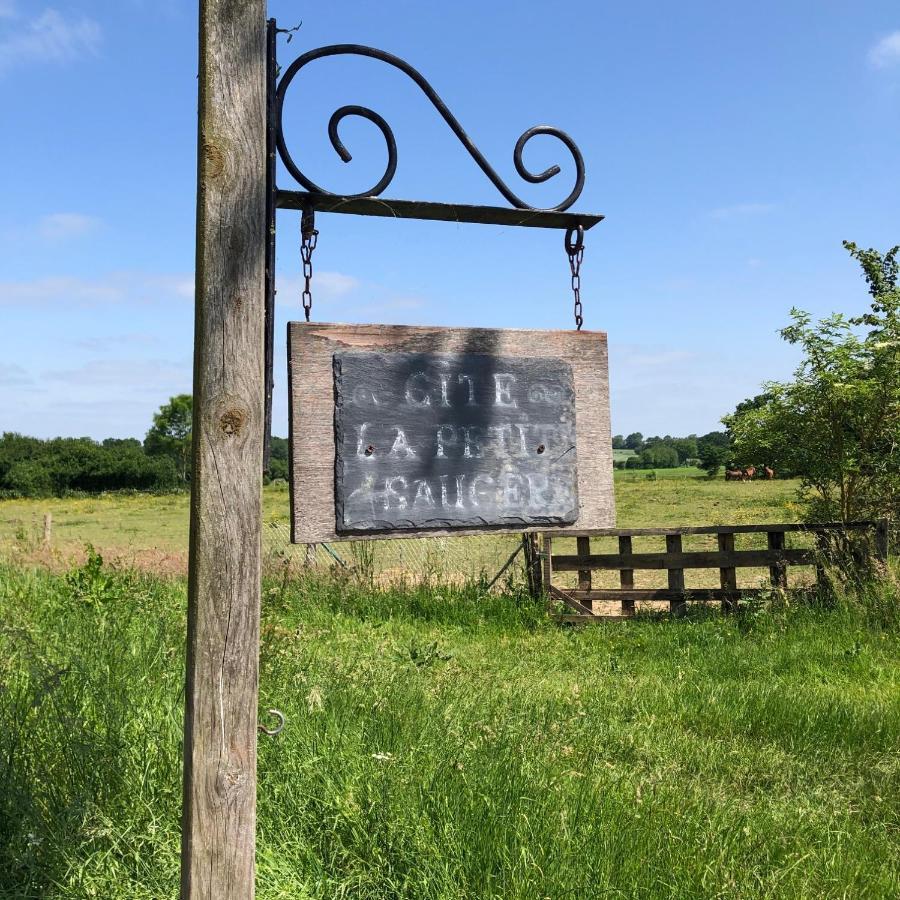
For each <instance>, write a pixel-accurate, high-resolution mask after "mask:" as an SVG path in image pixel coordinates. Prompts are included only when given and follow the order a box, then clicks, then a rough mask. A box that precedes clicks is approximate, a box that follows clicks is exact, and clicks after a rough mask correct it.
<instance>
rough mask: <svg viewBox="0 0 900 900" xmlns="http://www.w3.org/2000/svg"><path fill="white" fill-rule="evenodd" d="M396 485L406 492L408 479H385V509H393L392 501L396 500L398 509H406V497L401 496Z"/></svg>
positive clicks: (396, 477)
mask: <svg viewBox="0 0 900 900" xmlns="http://www.w3.org/2000/svg"><path fill="white" fill-rule="evenodd" d="M394 485H400V487H401V488H402V490H404V491H405V490H406V486H407V485H406V479H405V478H404V477H403V476H402V475H394V476H393V477H392V478H385V479H384V508H385V509H391V508H392V507H391V501H392V500H396V501H397V504H396V508H397V509H406V496H405V494H401V493H400V491H398V490H397V489H396V488H395V487H394Z"/></svg>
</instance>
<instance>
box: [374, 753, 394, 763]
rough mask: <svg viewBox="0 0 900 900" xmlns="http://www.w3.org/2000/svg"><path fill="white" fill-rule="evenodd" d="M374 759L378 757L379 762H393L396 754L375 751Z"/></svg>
mask: <svg viewBox="0 0 900 900" xmlns="http://www.w3.org/2000/svg"><path fill="white" fill-rule="evenodd" d="M372 759H377V760H378V762H393V761H394V754H393V753H373V754H372Z"/></svg>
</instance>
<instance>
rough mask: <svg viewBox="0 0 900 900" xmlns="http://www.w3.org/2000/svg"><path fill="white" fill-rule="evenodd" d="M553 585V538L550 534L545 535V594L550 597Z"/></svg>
mask: <svg viewBox="0 0 900 900" xmlns="http://www.w3.org/2000/svg"><path fill="white" fill-rule="evenodd" d="M552 584H553V538H552V537H550V535H549V534H545V535H544V593H545V594H546V595H547V596H548V597H549V596H550V587H551V585H552Z"/></svg>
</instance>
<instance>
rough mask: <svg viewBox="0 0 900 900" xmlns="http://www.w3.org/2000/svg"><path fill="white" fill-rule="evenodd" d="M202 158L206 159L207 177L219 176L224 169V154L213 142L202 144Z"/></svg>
mask: <svg viewBox="0 0 900 900" xmlns="http://www.w3.org/2000/svg"><path fill="white" fill-rule="evenodd" d="M203 158H204V159H205V160H206V174H207V176H208V177H209V178H219V177H220V176H221V175H222V173H223V172H224V171H225V154H224V153H223V152H222V150H221V149H219V147H217V146H216V145H215V144H209V143H207V144H204V145H203Z"/></svg>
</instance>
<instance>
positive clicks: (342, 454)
mask: <svg viewBox="0 0 900 900" xmlns="http://www.w3.org/2000/svg"><path fill="white" fill-rule="evenodd" d="M333 370H334V397H335V409H334V432H335V479H334V488H335V516H336V523H335V530H336V532H337V533H352V532H377V531H403V530H424V529H435V528H440V529H444V528H477V527H485V526H513V527H515V526H539V525H550V526H553V525H556V526H558V525H566V524H571V523H573V522H575V521H576V519H577V517H578V471H577V451H576V447H575V390H574V386H573V378H572V369H571V367H570V366H569V364H568V363H567V362H565V361H563V360H561V359H557V358H553V357H521V356H519V357H500V356H488V355H484V354H478V353H404V352H385V353H382V352H367V351H347V352H339V353H335V354H334V355H333Z"/></svg>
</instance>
